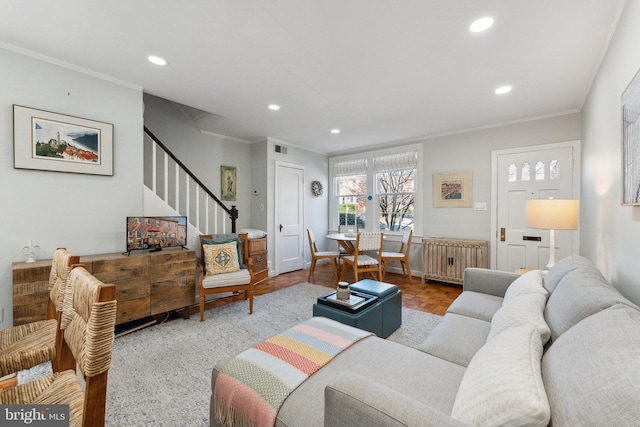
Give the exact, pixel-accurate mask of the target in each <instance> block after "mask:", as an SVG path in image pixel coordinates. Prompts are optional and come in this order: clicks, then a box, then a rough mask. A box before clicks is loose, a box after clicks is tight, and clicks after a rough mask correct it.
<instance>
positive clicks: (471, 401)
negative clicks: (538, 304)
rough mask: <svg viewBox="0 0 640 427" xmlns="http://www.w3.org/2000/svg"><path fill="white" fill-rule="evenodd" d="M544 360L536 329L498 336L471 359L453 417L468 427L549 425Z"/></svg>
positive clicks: (527, 327)
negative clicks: (542, 361) (483, 426)
mask: <svg viewBox="0 0 640 427" xmlns="http://www.w3.org/2000/svg"><path fill="white" fill-rule="evenodd" d="M541 356H542V341H541V339H540V334H539V333H538V332H537V331H536V330H535V328H534V327H533V326H530V325H528V326H518V327H514V328H511V329H507V330H505V331H503V332H502V333H500V334H498V335H496V336H495V337H494V338H493V339H492V340H490V341H487V343H486V344H485V345H484V346H482V348H481V349H480V350H478V352H477V353H476V355H475V356H473V359H471V362H470V363H469V366H468V367H467V370H466V371H465V373H464V376H463V377H462V381H461V383H460V388H459V389H458V393H457V394H456V400H455V402H454V404H453V409H452V411H451V416H452V417H453V418H456V419H458V420H460V421H462V422H464V423H466V424H469V425H514V426H515V425H521V426H524V425H526V426H546V425H547V424H548V423H549V418H550V412H549V411H550V410H549V402H548V400H547V395H546V393H545V389H544V384H543V383H542V377H541V372H540V358H541Z"/></svg>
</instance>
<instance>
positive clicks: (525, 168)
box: [522, 162, 531, 181]
mask: <svg viewBox="0 0 640 427" xmlns="http://www.w3.org/2000/svg"><path fill="white" fill-rule="evenodd" d="M530 177H531V165H530V164H529V162H524V163H523V164H522V180H523V181H529V179H530Z"/></svg>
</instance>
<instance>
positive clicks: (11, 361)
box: [0, 248, 79, 377]
mask: <svg viewBox="0 0 640 427" xmlns="http://www.w3.org/2000/svg"><path fill="white" fill-rule="evenodd" d="M78 261H79V257H78V256H72V255H71V254H69V253H68V252H67V250H66V249H64V248H58V249H56V251H55V252H54V254H53V260H52V262H51V272H50V273H49V287H48V289H49V298H48V299H47V308H46V319H45V320H39V321H36V322H31V323H27V324H24V325H18V326H14V327H11V328H6V329H3V330H1V331H0V377H4V376H6V375H10V374H13V373H16V372H18V371H22V370H24V369H30V368H33V367H34V366H36V365H39V364H41V363H45V362H51V368H52V370H53V371H54V372H57V371H58V370H59V368H58V358H57V357H56V354H57V352H59V350H60V345H61V343H62V333H61V332H60V328H59V323H60V316H61V314H62V305H63V301H64V295H65V291H66V287H67V279H68V276H69V272H70V271H71V265H72V264H77V263H78Z"/></svg>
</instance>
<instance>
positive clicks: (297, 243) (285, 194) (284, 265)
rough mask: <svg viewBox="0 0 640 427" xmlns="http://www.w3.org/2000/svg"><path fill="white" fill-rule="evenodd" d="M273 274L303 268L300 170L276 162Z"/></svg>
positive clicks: (302, 201)
mask: <svg viewBox="0 0 640 427" xmlns="http://www.w3.org/2000/svg"><path fill="white" fill-rule="evenodd" d="M275 200H276V230H275V231H276V233H275V234H276V273H277V274H281V273H287V272H289V271H295V270H301V269H302V268H303V267H304V251H303V244H304V233H303V229H304V169H303V168H302V167H299V166H295V165H285V164H276V193H275Z"/></svg>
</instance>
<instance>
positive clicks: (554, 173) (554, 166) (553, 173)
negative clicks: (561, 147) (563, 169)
mask: <svg viewBox="0 0 640 427" xmlns="http://www.w3.org/2000/svg"><path fill="white" fill-rule="evenodd" d="M549 177H550V178H551V179H560V162H559V161H558V160H551V161H550V162H549Z"/></svg>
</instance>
